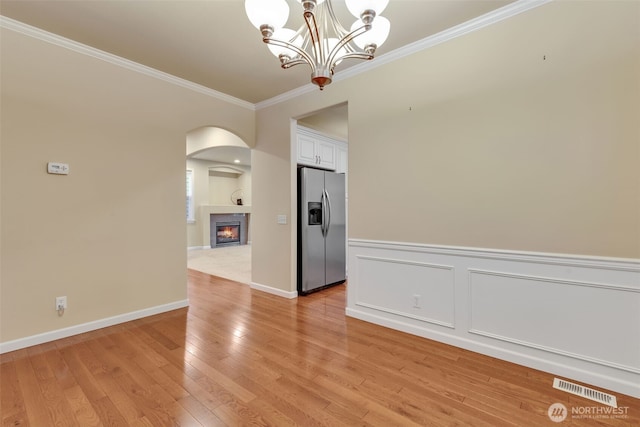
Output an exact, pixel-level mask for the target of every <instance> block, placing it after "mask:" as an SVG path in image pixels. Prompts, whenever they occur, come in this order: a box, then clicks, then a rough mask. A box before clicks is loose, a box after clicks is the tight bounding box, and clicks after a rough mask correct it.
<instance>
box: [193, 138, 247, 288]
mask: <svg viewBox="0 0 640 427" xmlns="http://www.w3.org/2000/svg"><path fill="white" fill-rule="evenodd" d="M186 171H187V247H188V249H189V256H188V267H189V268H193V269H195V270H199V271H203V272H205V273H209V274H214V275H217V276H221V277H226V278H229V279H232V280H236V281H238V282H243V283H250V279H251V260H250V247H249V243H250V236H251V221H250V216H251V150H250V148H249V146H248V145H247V144H246V143H245V142H244V141H243V140H242V139H241V138H239V137H238V136H237V135H235V134H233V133H232V132H229V131H227V130H225V129H222V128H219V127H214V126H205V127H201V128H197V129H194V130H192V131H190V132H188V133H187V135H186ZM222 222H224V223H225V224H226V223H228V222H233V224H234V229H233V230H234V234H233V238H232V239H231V240H228V239H219V238H218V237H219V233H220V230H221V229H220V227H219V226H217V224H221V223H222ZM236 223H237V225H235V224H236Z"/></svg>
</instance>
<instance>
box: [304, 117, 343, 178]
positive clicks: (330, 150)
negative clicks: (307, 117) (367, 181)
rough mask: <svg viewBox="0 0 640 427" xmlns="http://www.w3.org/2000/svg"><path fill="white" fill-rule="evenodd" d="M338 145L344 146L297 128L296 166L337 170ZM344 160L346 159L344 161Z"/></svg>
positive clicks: (307, 130)
mask: <svg viewBox="0 0 640 427" xmlns="http://www.w3.org/2000/svg"><path fill="white" fill-rule="evenodd" d="M338 144H342V145H344V146H345V148H346V144H345V143H344V142H342V141H338V140H335V139H332V138H329V137H328V136H326V135H322V134H320V133H317V132H315V131H312V130H310V129H307V128H303V127H300V126H299V127H298V147H297V148H298V159H297V161H298V164H299V165H305V166H314V167H317V168H322V169H327V170H332V171H337V172H346V170H337V169H338V163H339V155H338ZM345 160H346V159H345ZM345 167H346V164H345Z"/></svg>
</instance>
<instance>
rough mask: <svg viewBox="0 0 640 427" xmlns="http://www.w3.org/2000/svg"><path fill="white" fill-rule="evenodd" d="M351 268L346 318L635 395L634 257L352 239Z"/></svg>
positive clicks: (639, 336)
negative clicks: (621, 257)
mask: <svg viewBox="0 0 640 427" xmlns="http://www.w3.org/2000/svg"><path fill="white" fill-rule="evenodd" d="M349 265H350V268H349V282H348V286H347V309H346V312H347V315H348V316H351V317H355V318H359V319H361V320H365V321H369V322H373V323H377V324H379V325H383V326H387V327H390V328H394V329H398V330H401V331H404V332H408V333H412V334H415V335H418V336H421V337H424V338H429V339H433V340H437V341H441V342H445V343H447V344H451V345H455V346H458V347H462V348H466V349H468V350H472V351H476V352H479V353H483V354H487V355H489V356H493V357H497V358H500V359H504V360H508V361H511V362H514V363H518V364H521V365H525V366H529V367H531V368H534V369H540V370H543V371H546V372H550V373H553V374H555V375H559V376H564V377H566V378H569V379H574V380H577V381H583V382H586V383H588V384H591V385H594V386H599V387H603V388H607V389H610V390H613V391H617V392H620V393H624V394H628V395H631V396H634V397H640V261H639V260H636V259H611V258H598V257H581V256H571V255H556V254H540V253H528V252H515V251H498V250H490V249H476V248H457V247H447V246H431V245H418V244H406V243H398V242H379V241H366V240H356V239H351V240H349ZM549 386H550V387H551V385H549Z"/></svg>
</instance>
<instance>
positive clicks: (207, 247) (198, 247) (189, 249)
mask: <svg viewBox="0 0 640 427" xmlns="http://www.w3.org/2000/svg"><path fill="white" fill-rule="evenodd" d="M202 249H211V246H189V247H187V251H199V250H202Z"/></svg>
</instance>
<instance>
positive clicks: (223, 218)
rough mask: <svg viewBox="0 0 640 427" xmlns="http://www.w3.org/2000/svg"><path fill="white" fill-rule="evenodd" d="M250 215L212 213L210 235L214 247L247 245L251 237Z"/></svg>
mask: <svg viewBox="0 0 640 427" xmlns="http://www.w3.org/2000/svg"><path fill="white" fill-rule="evenodd" d="M248 226H249V215H248V214H245V213H229V214H211V215H210V218H209V236H210V240H209V241H210V243H211V247H212V248H217V247H220V246H231V245H246V244H247V243H248V237H249V227H248Z"/></svg>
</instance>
